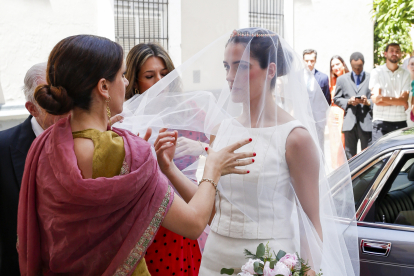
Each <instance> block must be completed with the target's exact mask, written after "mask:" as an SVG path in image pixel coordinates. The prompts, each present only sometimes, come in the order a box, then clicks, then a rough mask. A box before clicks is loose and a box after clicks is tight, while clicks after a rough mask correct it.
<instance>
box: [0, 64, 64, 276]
mask: <svg viewBox="0 0 414 276" xmlns="http://www.w3.org/2000/svg"><path fill="white" fill-rule="evenodd" d="M44 83H46V63H39V64H36V65H34V66H32V67H31V68H30V69H29V70H28V71H27V73H26V76H25V78H24V86H23V91H24V94H25V96H26V100H27V102H26V108H27V110H28V111H29V112H30V114H31V115H30V116H29V117H28V118H27V119H26V120H25V121H24V122H23V123H21V124H20V125H17V126H15V127H13V128H10V129H6V130H3V131H0V152H1V158H0V221H1V223H2V227H0V275H11V276H14V275H16V276H17V275H20V272H19V262H18V256H17V250H16V233H17V229H16V227H17V206H18V202H19V191H20V183H21V181H22V177H23V171H24V165H25V160H26V155H27V153H28V151H29V149H30V146H31V144H32V142H33V140H34V139H35V138H36V137H37V136H39V135H40V134H42V133H43V131H44V130H45V129H47V128H48V127H49V126H51V125H52V124H54V123H55V122H56V121H57V120H58V119H60V118H62V117H63V116H54V115H50V114H48V113H47V112H46V111H45V110H43V109H42V108H40V107H39V106H38V105H37V103H36V101H35V100H34V97H33V94H34V91H35V89H36V87H37V86H38V85H39V84H44ZM65 116H67V115H65Z"/></svg>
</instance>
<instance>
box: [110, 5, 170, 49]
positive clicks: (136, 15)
mask: <svg viewBox="0 0 414 276" xmlns="http://www.w3.org/2000/svg"><path fill="white" fill-rule="evenodd" d="M114 3H115V39H116V42H118V43H119V44H121V45H122V47H123V48H124V51H125V56H126V55H127V54H128V52H129V50H131V48H132V47H134V46H135V45H137V44H139V43H141V42H157V43H159V44H160V45H161V46H163V47H164V48H165V49H168V0H156V1H155V0H115V1H114Z"/></svg>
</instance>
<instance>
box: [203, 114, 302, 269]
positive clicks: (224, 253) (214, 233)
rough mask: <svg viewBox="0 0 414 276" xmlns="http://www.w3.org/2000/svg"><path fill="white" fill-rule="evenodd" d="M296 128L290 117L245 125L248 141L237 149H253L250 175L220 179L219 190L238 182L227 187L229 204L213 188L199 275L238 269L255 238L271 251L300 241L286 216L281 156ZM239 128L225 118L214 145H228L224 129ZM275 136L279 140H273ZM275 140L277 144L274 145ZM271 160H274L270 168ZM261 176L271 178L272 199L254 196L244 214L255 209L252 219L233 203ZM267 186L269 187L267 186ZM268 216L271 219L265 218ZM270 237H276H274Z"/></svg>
mask: <svg viewBox="0 0 414 276" xmlns="http://www.w3.org/2000/svg"><path fill="white" fill-rule="evenodd" d="M297 127H303V126H302V124H301V123H300V122H299V121H297V120H293V121H290V122H288V123H285V124H283V125H278V126H277V127H268V128H250V129H248V130H249V134H250V135H251V138H252V139H253V141H252V142H251V143H250V144H248V145H246V146H244V147H242V148H241V149H240V151H245V152H249V151H253V152H256V154H257V155H256V157H254V159H255V162H254V164H253V165H250V166H248V169H249V170H250V173H249V174H246V175H237V174H230V175H227V176H224V177H222V178H221V179H220V183H221V185H222V187H223V189H226V185H231V184H237V183H240V187H239V190H235V189H232V193H231V199H230V200H231V201H232V202H234V204H232V203H230V201H229V200H228V199H227V198H225V197H224V196H223V195H222V193H220V192H218V193H217V195H216V201H215V207H216V214H215V216H214V219H213V221H212V223H211V226H210V227H211V231H210V234H209V236H208V239H207V243H206V246H205V249H204V253H203V257H202V261H201V267H200V273H199V275H200V276H213V275H217V276H218V275H221V274H220V270H221V269H222V268H241V266H242V265H243V264H244V263H245V262H246V257H245V256H244V254H243V253H244V249H248V250H250V251H251V252H253V253H255V252H256V248H257V246H258V245H259V244H260V243H264V244H266V243H267V242H269V246H270V247H271V248H272V249H273V250H274V251H275V252H276V253H277V252H278V251H279V250H280V249H281V250H283V251H286V252H290V253H294V252H295V251H296V250H295V249H296V246H295V244H298V243H299V241H297V242H296V243H295V241H294V240H293V237H294V230H293V228H294V227H293V225H292V221H291V215H292V212H293V210H294V208H295V205H294V194H293V192H292V188H291V184H290V174H289V168H288V166H287V163H286V159H285V153H286V149H285V145H286V139H287V137H288V135H289V134H290V133H291V131H292V130H293V129H294V128H297ZM239 128H240V127H238V126H235V125H233V124H232V123H231V122H230V121H229V120H226V121H224V122H223V123H222V124H221V126H220V129H219V131H218V133H217V137H216V140H215V141H214V144H213V148H214V149H216V150H218V149H221V148H223V147H225V146H227V145H230V144H232V143H233V142H234V141H230V140H229V139H227V140H224V139H221V137H229V135H228V134H229V133H235V132H237V131H238V129H239ZM223 132H224V133H223ZM221 134H223V135H221ZM276 140H278V141H279V143H276V142H275V141H276ZM276 144H278V145H279V146H278V147H277V146H275V145H276ZM272 164H274V166H273V167H272ZM276 164H279V168H276V167H277V166H276ZM259 178H260V179H261V181H259ZM263 178H264V179H263ZM263 180H264V181H265V182H266V181H267V182H269V183H275V184H274V185H273V193H274V195H273V196H272V198H273V200H272V201H259V202H258V203H257V205H258V206H259V208H258V209H257V207H254V208H256V209H257V210H250V211H248V213H251V212H257V218H258V220H257V222H254V221H253V220H252V219H250V218H249V217H247V216H246V215H244V214H243V213H242V212H241V211H240V210H239V208H237V207H236V206H235V204H240V205H244V204H245V203H244V202H239V201H243V195H245V194H246V191H247V192H248V191H249V190H250V191H251V194H252V198H254V195H255V194H257V193H260V189H261V188H260V187H259V185H258V183H259V182H261V183H262V181H263ZM276 183H277V184H276ZM233 187H234V186H233ZM266 190H267V191H268V190H269V189H268V187H267V189H266ZM238 192H239V193H238ZM259 198H260V197H259ZM246 208H248V207H246ZM270 217H271V218H273V219H269V218H270ZM272 237H277V239H273V238H272Z"/></svg>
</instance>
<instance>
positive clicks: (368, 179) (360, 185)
mask: <svg viewBox="0 0 414 276" xmlns="http://www.w3.org/2000/svg"><path fill="white" fill-rule="evenodd" d="M387 160H388V158H386V159H383V160H381V161H379V162H377V163H376V164H375V165H373V166H371V167H370V168H369V169H367V170H366V171H365V172H363V173H361V174H360V175H359V176H357V177H355V178H354V180H352V188H353V190H354V199H355V207H358V205H359V204H358V203H359V202H360V201H361V200H362V198H363V197H364V195H365V194H366V193H367V191H368V190H369V188H370V187H371V185H372V183H373V182H374V180H375V179H376V176H377V175H378V174H379V172H380V171H381V168H382V167H383V165H384V164H385V162H386V161H387Z"/></svg>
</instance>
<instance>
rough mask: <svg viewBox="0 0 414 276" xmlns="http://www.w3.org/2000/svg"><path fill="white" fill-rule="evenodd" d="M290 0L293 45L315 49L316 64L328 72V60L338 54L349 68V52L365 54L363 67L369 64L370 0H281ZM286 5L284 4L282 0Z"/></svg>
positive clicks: (371, 34) (371, 36)
mask: <svg viewBox="0 0 414 276" xmlns="http://www.w3.org/2000/svg"><path fill="white" fill-rule="evenodd" d="M285 1H293V4H294V7H293V9H294V15H293V32H294V34H293V37H294V39H293V48H294V49H295V51H296V52H297V53H299V54H302V52H303V50H305V49H307V48H313V49H315V50H317V52H318V59H317V63H316V68H317V69H318V70H320V71H322V72H324V73H325V74H329V61H330V59H331V57H332V56H333V55H340V56H341V57H342V58H343V59H344V60H345V62H346V64H347V66H348V68H349V69H350V70H351V67H350V64H349V58H350V56H351V54H352V53H353V52H361V53H362V54H363V55H364V57H365V67H364V69H365V70H366V71H367V72H369V71H371V69H372V68H373V63H374V61H373V58H374V56H373V49H374V24H373V22H372V20H371V14H370V10H371V9H372V0H285ZM285 5H286V4H285Z"/></svg>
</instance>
